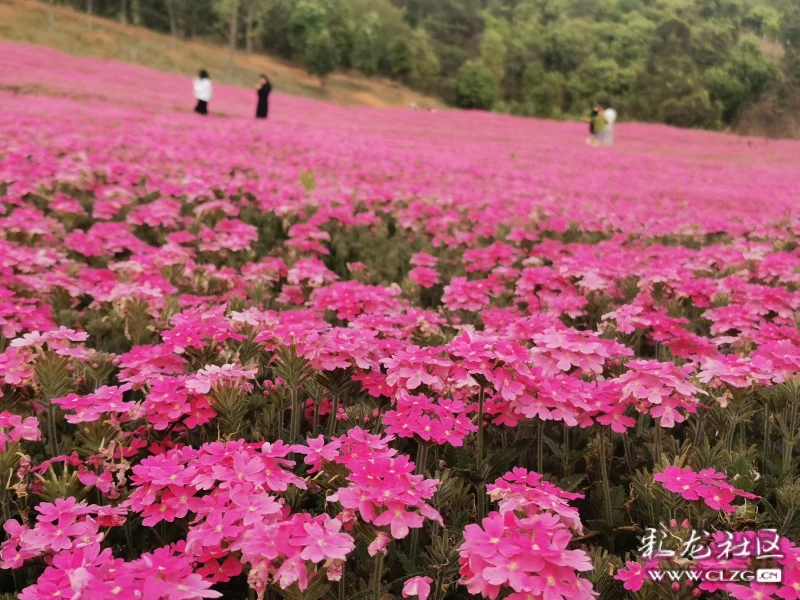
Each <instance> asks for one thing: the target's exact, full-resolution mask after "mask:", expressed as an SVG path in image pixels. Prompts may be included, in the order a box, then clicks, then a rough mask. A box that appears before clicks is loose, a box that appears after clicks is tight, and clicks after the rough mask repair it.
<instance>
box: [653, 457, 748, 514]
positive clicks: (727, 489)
mask: <svg viewBox="0 0 800 600" xmlns="http://www.w3.org/2000/svg"><path fill="white" fill-rule="evenodd" d="M653 479H654V480H655V481H658V482H659V483H661V485H663V486H664V489H665V490H668V491H670V492H673V493H675V494H680V495H681V496H682V497H683V499H684V500H691V501H702V502H703V503H704V504H705V505H706V506H708V507H709V508H711V509H712V510H722V511H725V512H729V513H733V512H736V508H735V507H734V506H733V505H732V504H731V502H733V501H734V500H735V499H736V498H737V497H738V498H746V499H748V500H755V499H756V498H758V496H756V495H754V494H751V493H749V492H744V491H742V490H739V489H737V488H735V487H733V486H732V485H731V484H729V483H728V482H727V481H725V479H726V477H725V473H718V472H717V471H716V470H714V469H711V468H709V469H703V470H702V471H700V472H699V473H696V472H695V471H692V470H691V469H689V468H686V469H681V468H680V467H675V466H672V467H667V468H666V469H664V470H663V471H662V472H661V473H656V474H655V475H654V476H653Z"/></svg>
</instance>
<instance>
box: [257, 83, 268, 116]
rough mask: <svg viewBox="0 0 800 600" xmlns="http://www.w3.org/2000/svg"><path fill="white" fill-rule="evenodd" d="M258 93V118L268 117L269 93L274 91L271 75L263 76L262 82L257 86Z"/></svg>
mask: <svg viewBox="0 0 800 600" xmlns="http://www.w3.org/2000/svg"><path fill="white" fill-rule="evenodd" d="M256 90H257V93H258V106H256V119H266V118H267V115H268V114H269V94H270V92H271V91H272V84H271V83H270V82H269V77H267V76H266V75H262V76H261V83H259V84H258V85H257V86H256Z"/></svg>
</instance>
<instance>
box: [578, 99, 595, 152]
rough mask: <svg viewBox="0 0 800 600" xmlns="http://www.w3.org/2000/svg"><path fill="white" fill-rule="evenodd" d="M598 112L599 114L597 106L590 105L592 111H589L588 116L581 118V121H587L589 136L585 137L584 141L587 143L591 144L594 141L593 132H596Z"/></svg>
mask: <svg viewBox="0 0 800 600" xmlns="http://www.w3.org/2000/svg"><path fill="white" fill-rule="evenodd" d="M598 114H599V111H598V110H597V107H596V106H593V107H592V112H591V113H589V116H588V117H584V118H583V119H581V120H582V121H584V122H588V123H589V137H588V138H586V143H587V144H588V145H592V144H594V142H595V134H596V133H597V132H596V131H595V123H596V122H597V115H598Z"/></svg>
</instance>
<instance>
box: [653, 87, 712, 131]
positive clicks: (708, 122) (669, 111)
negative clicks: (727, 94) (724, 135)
mask: <svg viewBox="0 0 800 600" xmlns="http://www.w3.org/2000/svg"><path fill="white" fill-rule="evenodd" d="M660 108H661V119H662V120H663V121H664V123H666V124H667V125H675V126H677V127H702V128H705V129H717V128H719V126H720V116H721V112H722V110H721V107H720V106H719V104H715V103H713V102H711V98H710V97H709V95H708V92H707V91H706V90H697V91H695V92H692V93H691V94H688V95H686V96H682V97H680V98H669V99H667V100H665V101H664V102H663V103H662V104H661V107H660Z"/></svg>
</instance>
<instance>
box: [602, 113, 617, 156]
mask: <svg viewBox="0 0 800 600" xmlns="http://www.w3.org/2000/svg"><path fill="white" fill-rule="evenodd" d="M603 118H604V119H605V120H606V130H605V132H604V133H603V143H604V144H605V145H606V146H613V145H614V123H615V122H616V121H617V111H616V110H614V108H613V107H612V106H611V103H610V102H606V103H605V110H604V111H603Z"/></svg>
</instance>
